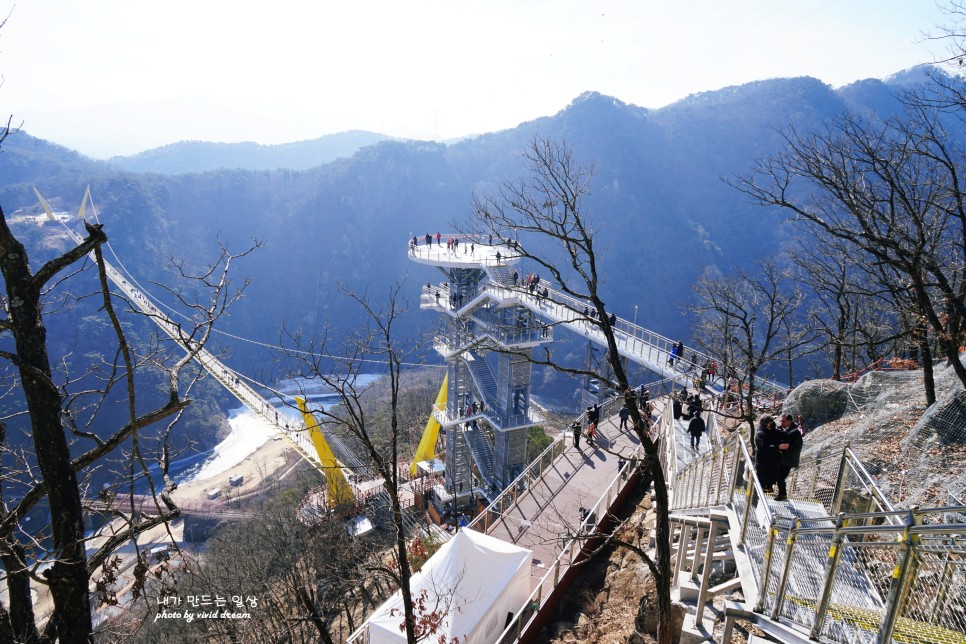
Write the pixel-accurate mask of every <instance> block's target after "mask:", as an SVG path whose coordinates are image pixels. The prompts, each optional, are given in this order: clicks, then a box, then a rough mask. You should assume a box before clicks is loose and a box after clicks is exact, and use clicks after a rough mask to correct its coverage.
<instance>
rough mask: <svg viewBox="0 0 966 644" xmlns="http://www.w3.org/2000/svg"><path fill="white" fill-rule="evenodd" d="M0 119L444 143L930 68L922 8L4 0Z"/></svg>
mask: <svg viewBox="0 0 966 644" xmlns="http://www.w3.org/2000/svg"><path fill="white" fill-rule="evenodd" d="M0 13H2V14H3V15H7V14H9V18H8V20H7V24H6V26H5V27H4V28H3V30H2V31H0V74H2V76H3V85H2V87H0V106H2V109H0V112H2V114H3V115H4V116H6V115H8V114H13V115H14V123H15V124H19V123H21V122H22V123H23V128H24V129H25V130H26V131H27V132H29V133H30V134H33V135H34V136H39V137H42V138H45V139H49V140H52V141H55V142H57V143H61V144H63V145H67V146H68V147H72V148H74V149H77V150H80V151H81V152H83V153H85V154H88V155H91V156H95V157H107V156H111V155H114V154H129V153H133V152H138V151H141V150H144V149H148V148H151V147H156V146H158V145H163V144H166V143H172V142H175V141H180V140H186V139H200V140H207V141H230V142H233V141H256V142H259V143H285V142H289V141H298V140H303V139H311V138H316V137H318V136H321V135H323V134H328V133H333V132H341V131H345V130H348V129H363V130H373V131H377V132H382V133H385V134H390V135H396V136H403V137H416V138H425V139H437V138H438V139H448V138H453V137H458V136H463V135H467V134H474V133H481V132H487V131H493V130H499V129H505V128H509V127H513V126H515V125H517V124H519V123H521V122H523V121H526V120H530V119H533V118H536V117H539V116H545V115H549V114H554V113H556V112H558V111H559V110H561V109H562V108H564V107H565V106H566V105H567V104H568V103H570V101H571V100H573V99H574V98H575V97H576V96H578V95H579V94H580V93H581V92H584V91H587V90H594V91H598V92H601V93H604V94H608V95H611V96H615V97H617V98H619V99H621V100H622V101H625V102H627V103H633V104H636V105H641V106H644V107H661V106H663V105H666V104H668V103H671V102H673V101H675V100H677V99H680V98H683V97H685V96H687V95H688V94H691V93H695V92H700V91H705V90H714V89H719V88H721V87H725V86H728V85H735V84H740V83H745V82H748V81H753V80H760V79H765V78H773V77H779V76H801V75H809V76H814V77H816V78H819V79H821V80H823V81H824V82H826V83H828V84H830V85H832V86H835V87H838V86H841V85H844V84H848V83H850V82H852V81H855V80H859V79H863V78H869V77H873V78H882V77H885V76H887V75H889V74H892V73H894V72H897V71H899V70H902V69H905V68H907V67H911V66H913V65H916V64H919V63H922V62H929V61H931V60H933V58H934V57H936V56H941V55H942V54H943V53H944V49H943V47H944V46H943V45H942V44H941V43H936V42H929V41H924V40H923V34H924V33H927V32H933V33H935V27H936V26H937V25H941V24H947V23H948V22H949V19H948V18H947V17H946V16H945V14H943V13H942V11H941V10H940V9H939V7H938V6H937V4H936V3H935V2H933V0H831V1H830V0H612V1H602V2H590V1H574V0H496V1H492V0H476V1H475V2H470V1H468V0H462V1H460V0H410V1H408V2H403V1H400V0H340V1H339V2H331V1H330V0H316V1H315V2H312V1H311V0H273V1H271V2H258V3H255V2H250V1H249V0H231V1H228V0H168V1H167V2H163V3H161V2H151V3H148V2H141V1H140V0H20V2H18V3H17V4H16V5H12V4H11V3H10V2H9V0H0Z"/></svg>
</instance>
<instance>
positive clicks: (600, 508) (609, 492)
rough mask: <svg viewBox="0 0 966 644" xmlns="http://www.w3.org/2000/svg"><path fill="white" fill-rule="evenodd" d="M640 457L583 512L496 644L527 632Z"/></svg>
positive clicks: (638, 451) (636, 453)
mask: <svg viewBox="0 0 966 644" xmlns="http://www.w3.org/2000/svg"><path fill="white" fill-rule="evenodd" d="M640 456H641V448H640V447H638V448H637V449H635V450H634V453H633V455H632V456H631V457H630V458H629V459H628V465H626V466H624V468H622V469H620V470H619V471H617V472H616V473H615V475H614V478H613V479H611V481H610V483H609V484H608V485H607V487H606V488H605V489H604V490H603V491H602V493H601V495H600V497H599V498H598V499H597V500H596V502H594V504H593V505H591V506H589V507H588V508H587V510H588V512H587V514H586V517H585V518H584V519H583V521H582V522H581V523H580V525H579V526H578V527H577V530H576V533H575V534H573V535H568V536H569V538H568V540H567V543H566V544H565V545H564V547H563V549H562V550H561V551H560V554H559V555H557V558H556V559H555V560H554V562H553V564H552V565H551V566H548V567H547V572H546V573H544V575H543V576H542V577H541V578H540V579H539V580H538V581H537V584H536V587H535V588H534V589H533V591H532V592H531V593H530V596H529V597H527V599H526V601H524V602H523V606H522V608H521V610H518V611H517V612H516V613H515V614H514V616H513V619H512V620H511V621H510V623H509V624H507V627H506V628H505V629H504V630H503V633H501V634H500V637H499V638H498V639H497V642H500V643H501V644H503V643H505V644H509V643H510V642H515V641H517V640H519V639H520V637H521V635H522V634H523V633H524V632H525V631H526V630H527V629H528V628H529V626H530V624H531V622H532V621H533V619H534V618H535V617H536V616H537V614H538V613H539V612H540V610H541V609H542V608H543V605H544V604H545V603H546V601H547V600H548V599H549V597H550V596H551V594H552V593H553V590H554V589H555V588H556V587H557V585H558V584H559V583H560V581H561V579H563V577H564V575H565V574H566V572H567V570H568V569H569V568H570V567H571V566H573V565H574V564H576V563H577V562H578V560H579V559H580V557H581V554H582V552H583V550H584V546H585V545H586V544H587V541H588V539H590V538H592V535H594V533H596V531H597V526H598V525H599V524H600V523H601V522H602V521H603V520H604V519H605V518H606V517H607V516H608V514H609V511H610V508H611V505H612V504H613V502H614V501H615V500H616V499H617V498H618V497H619V496H620V494H621V492H622V491H623V490H624V487H625V486H626V485H627V483H628V481H629V480H631V476H630V475H629V474H630V473H631V472H634V470H635V469H636V467H637V463H638V461H639V459H640Z"/></svg>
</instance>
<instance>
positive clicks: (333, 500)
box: [295, 397, 355, 507]
mask: <svg viewBox="0 0 966 644" xmlns="http://www.w3.org/2000/svg"><path fill="white" fill-rule="evenodd" d="M295 403H296V404H297V405H298V408H299V411H300V412H302V419H303V420H304V421H305V427H306V428H307V429H308V430H309V437H310V438H311V439H312V445H313V446H315V451H316V452H317V453H318V455H319V461H321V462H322V470H323V472H324V473H325V484H326V487H327V488H328V491H329V495H328V496H329V507H337V506H340V505H344V504H347V503H353V502H354V501H355V495H354V494H353V493H352V486H350V485H349V482H348V481H346V480H345V475H344V474H343V473H342V466H341V465H340V464H339V461H338V460H336V458H335V454H333V453H332V448H330V447H329V443H328V442H327V441H326V440H325V436H323V435H322V429H321V428H320V427H319V422H318V421H317V420H316V419H315V414H313V413H312V412H311V411H309V408H308V405H306V404H305V398H299V397H296V398H295Z"/></svg>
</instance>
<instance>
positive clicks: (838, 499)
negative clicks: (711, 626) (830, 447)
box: [829, 445, 849, 516]
mask: <svg viewBox="0 0 966 644" xmlns="http://www.w3.org/2000/svg"><path fill="white" fill-rule="evenodd" d="M848 474H849V459H848V445H846V446H845V448H843V449H842V458H841V459H840V461H839V474H838V477H837V478H836V479H835V490H834V495H833V497H832V506H831V508H830V509H829V514H831V515H833V516H837V515H838V514H839V513H840V512H841V511H842V501H843V499H844V498H845V480H846V478H847V477H848Z"/></svg>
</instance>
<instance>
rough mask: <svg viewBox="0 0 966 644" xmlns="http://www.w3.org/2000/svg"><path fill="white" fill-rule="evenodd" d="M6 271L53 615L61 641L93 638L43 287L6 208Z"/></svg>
mask: <svg viewBox="0 0 966 644" xmlns="http://www.w3.org/2000/svg"><path fill="white" fill-rule="evenodd" d="M0 270H2V272H3V278H4V281H5V283H6V287H7V297H8V301H9V309H10V317H9V322H10V329H11V332H12V333H13V336H14V341H15V345H16V353H17V360H16V364H17V368H18V369H19V372H20V378H21V382H22V386H23V392H24V398H25V400H26V404H27V408H28V410H29V416H30V424H31V428H32V432H31V433H32V435H33V442H34V449H35V450H36V456H37V465H38V466H39V468H40V471H41V473H42V475H43V478H44V481H45V482H46V484H47V489H48V499H49V502H50V515H51V519H52V523H51V527H52V537H53V553H54V557H55V560H54V564H53V566H51V567H50V568H49V569H48V570H47V571H45V573H44V574H45V576H46V577H47V580H48V582H49V584H50V593H51V596H52V598H53V601H54V613H53V615H52V617H51V619H52V620H53V622H54V629H55V632H56V633H57V636H58V639H59V640H60V641H61V642H89V641H91V639H92V637H91V634H92V631H93V627H92V623H91V614H90V602H89V597H88V594H89V593H88V588H87V583H88V577H87V556H86V553H85V550H84V540H83V539H84V516H83V510H82V508H81V500H80V491H79V488H78V485H77V476H76V474H75V473H74V468H73V467H72V465H71V458H70V449H69V448H68V445H67V438H66V436H65V435H64V430H63V428H62V426H61V405H62V400H61V396H60V392H59V391H58V389H57V386H56V385H55V384H54V382H53V379H52V377H51V369H50V361H49V359H48V356H47V330H46V329H45V328H44V324H43V319H42V316H41V297H40V293H41V287H42V286H43V283H41V282H40V281H39V280H35V279H34V276H33V275H32V274H31V272H30V266H29V263H28V260H27V252H26V250H25V249H24V247H23V244H21V243H20V242H19V241H17V240H16V239H15V238H14V237H13V235H12V234H11V233H10V229H9V228H8V227H7V224H6V221H5V220H4V219H3V217H2V212H0Z"/></svg>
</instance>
